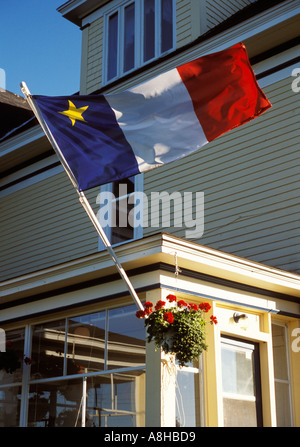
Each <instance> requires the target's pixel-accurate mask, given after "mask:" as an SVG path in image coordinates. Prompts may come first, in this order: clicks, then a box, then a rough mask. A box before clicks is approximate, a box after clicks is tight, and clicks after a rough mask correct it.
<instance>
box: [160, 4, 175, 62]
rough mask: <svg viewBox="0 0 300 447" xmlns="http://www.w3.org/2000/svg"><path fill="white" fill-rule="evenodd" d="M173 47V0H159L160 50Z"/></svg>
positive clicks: (163, 50)
mask: <svg viewBox="0 0 300 447" xmlns="http://www.w3.org/2000/svg"><path fill="white" fill-rule="evenodd" d="M172 47H173V0H161V52H162V53H164V52H165V51H167V50H170V49H171V48H172Z"/></svg>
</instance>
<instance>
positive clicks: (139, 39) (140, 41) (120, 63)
mask: <svg viewBox="0 0 300 447" xmlns="http://www.w3.org/2000/svg"><path fill="white" fill-rule="evenodd" d="M154 2H155V55H154V57H153V58H151V59H148V60H147V61H144V57H143V56H144V49H143V47H144V2H143V1H142V0H119V2H118V4H117V5H116V4H115V5H114V7H113V8H111V7H110V6H109V5H108V7H107V9H104V11H103V63H102V85H107V84H110V83H111V82H113V81H115V80H117V79H119V78H121V77H122V76H124V75H126V74H128V73H131V72H133V71H134V70H136V69H137V68H139V67H143V66H144V65H147V64H148V63H150V62H152V61H154V60H156V59H157V58H159V57H160V56H162V55H166V54H168V53H170V52H172V51H174V50H175V49H176V1H175V0H172V23H173V30H172V31H173V33H172V40H173V45H172V47H171V48H169V49H168V50H166V51H161V44H162V39H161V18H162V14H161V10H162V7H161V5H162V0H154ZM133 3H134V5H135V17H134V20H135V25H134V34H135V39H134V43H135V45H134V66H133V68H131V69H129V70H127V71H124V38H120V36H124V31H125V21H124V18H125V9H126V7H128V6H130V5H131V4H133ZM116 13H117V14H118V38H117V74H116V75H115V76H114V77H112V78H110V79H108V48H109V36H108V33H109V19H110V17H112V16H113V15H114V14H116Z"/></svg>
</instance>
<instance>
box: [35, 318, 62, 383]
mask: <svg viewBox="0 0 300 447" xmlns="http://www.w3.org/2000/svg"><path fill="white" fill-rule="evenodd" d="M65 328H66V321H65V319H63V320H58V321H54V322H50V323H45V324H39V325H37V326H35V327H34V329H33V336H32V354H31V359H32V364H31V377H32V378H35V379H40V378H46V377H56V376H61V375H62V374H63V369H64V347H65V333H66V329H65Z"/></svg>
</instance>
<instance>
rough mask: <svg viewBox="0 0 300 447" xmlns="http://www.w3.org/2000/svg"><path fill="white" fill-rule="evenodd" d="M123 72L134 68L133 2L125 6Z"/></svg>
mask: <svg viewBox="0 0 300 447" xmlns="http://www.w3.org/2000/svg"><path fill="white" fill-rule="evenodd" d="M124 20H125V24H124V72H126V71H128V70H131V69H132V68H134V28H135V27H134V3H132V4H131V5H129V6H127V7H126V8H125V18H124Z"/></svg>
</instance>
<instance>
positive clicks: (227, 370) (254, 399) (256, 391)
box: [221, 337, 262, 427]
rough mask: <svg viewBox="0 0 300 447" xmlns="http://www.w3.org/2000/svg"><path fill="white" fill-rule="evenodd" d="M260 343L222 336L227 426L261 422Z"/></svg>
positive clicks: (253, 425) (252, 424) (223, 384)
mask: <svg viewBox="0 0 300 447" xmlns="http://www.w3.org/2000/svg"><path fill="white" fill-rule="evenodd" d="M258 349H259V348H258V344H256V343H249V342H246V341H244V340H243V341H242V340H237V339H233V338H227V337H222V339H221V354H222V388H223V417H224V426H225V427H257V426H262V407H261V384H260V372H259V371H260V367H259V351H258Z"/></svg>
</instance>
